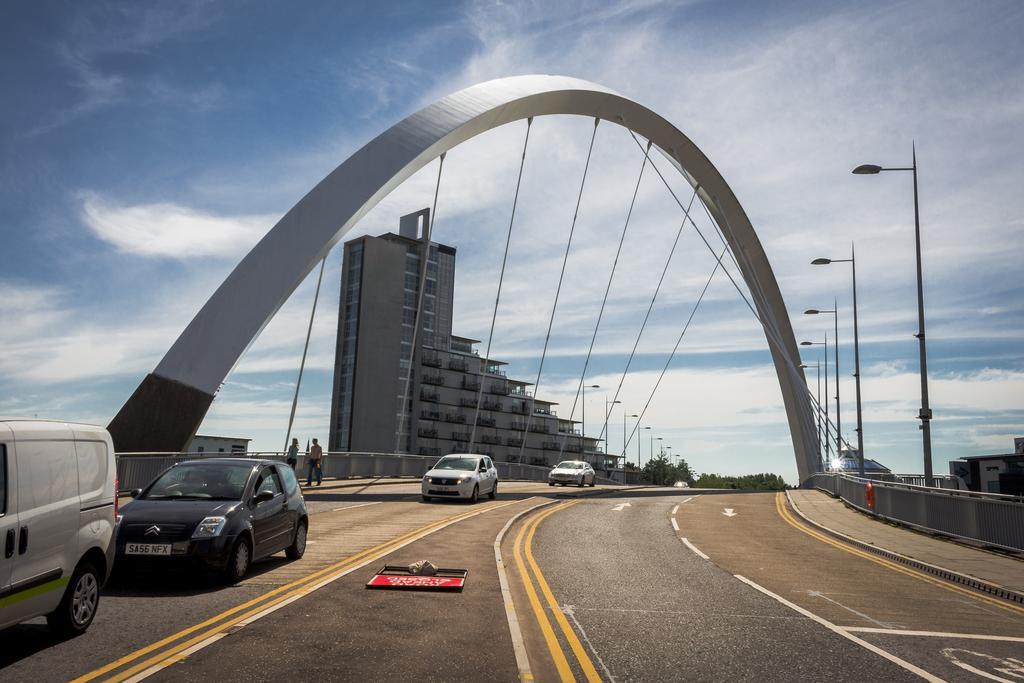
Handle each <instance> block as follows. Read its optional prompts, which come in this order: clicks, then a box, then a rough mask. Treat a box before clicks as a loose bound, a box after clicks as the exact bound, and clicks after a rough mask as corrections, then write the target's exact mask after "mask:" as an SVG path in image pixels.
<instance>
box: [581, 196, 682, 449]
mask: <svg viewBox="0 0 1024 683" xmlns="http://www.w3.org/2000/svg"><path fill="white" fill-rule="evenodd" d="M696 198H697V189H696V188H694V190H693V195H692V196H691V197H690V206H688V207H687V208H686V212H687V214H689V212H690V208H691V207H692V206H693V201H694V200H695V199H696ZM685 227H686V219H685V218H684V219H683V221H682V223H680V224H679V229H678V230H677V231H676V238H675V240H674V241H673V242H672V248H671V249H670V250H669V252H668V258H666V259H665V267H664V268H662V269H661V277H659V278H658V286H657V287H655V288H654V295H653V296H651V303H650V304H648V306H647V313H646V314H645V315H644V321H643V323H641V324H640V331H639V332H638V333H637V335H636V340H635V341H634V342H633V350H632V351H630V352H629V359H628V360H627V361H626V367H625V369H624V370H623V371H622V377H620V378H619V385H618V386H617V387H615V396H613V397H612V402H611V403H609V404H608V408H607V410H606V412H605V415H604V426H603V427H602V428H601V435H600V436H599V437H598V438H599V439H600V438H602V437H604V435H605V432H606V431H607V429H608V419H609V418H610V417H611V414H612V409H613V407H614V406H615V402H616V401H617V400H618V398H619V392H621V391H622V385H623V383H624V382H625V381H626V375H627V374H629V368H630V366H631V365H632V364H633V358H634V356H636V350H637V347H638V346H640V338H641V337H643V335H644V329H646V327H647V321H648V320H649V319H650V317H651V311H652V310H654V302H655V301H657V299H658V293H659V292H661V285H662V283H664V281H665V275H666V274H667V273H668V267H669V264H671V263H672V257H673V256H674V255H675V253H676V247H677V246H678V245H679V238H680V237H681V236H682V234H683V228H685ZM625 448H626V444H623V453H622V457H623V458H625V457H626V453H625Z"/></svg>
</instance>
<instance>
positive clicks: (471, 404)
mask: <svg viewBox="0 0 1024 683" xmlns="http://www.w3.org/2000/svg"><path fill="white" fill-rule="evenodd" d="M459 405H460V406H462V407H463V408H476V399H475V398H471V397H469V396H462V397H460V398H459Z"/></svg>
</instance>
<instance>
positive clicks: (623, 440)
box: [622, 410, 640, 462]
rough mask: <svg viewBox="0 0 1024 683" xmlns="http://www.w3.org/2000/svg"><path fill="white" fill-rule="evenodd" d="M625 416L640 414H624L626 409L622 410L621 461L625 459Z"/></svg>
mask: <svg viewBox="0 0 1024 683" xmlns="http://www.w3.org/2000/svg"><path fill="white" fill-rule="evenodd" d="M627 417H635V418H639V417H640V416H639V415H626V411H625V410H623V411H622V460H623V462H625V460H626V418H627ZM639 438H640V437H639V436H637V439H639Z"/></svg>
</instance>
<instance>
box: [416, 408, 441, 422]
mask: <svg viewBox="0 0 1024 683" xmlns="http://www.w3.org/2000/svg"><path fill="white" fill-rule="evenodd" d="M420 418H421V419H423V420H440V419H441V413H439V412H437V411H436V410H421V411H420Z"/></svg>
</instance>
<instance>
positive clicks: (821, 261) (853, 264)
mask: <svg viewBox="0 0 1024 683" xmlns="http://www.w3.org/2000/svg"><path fill="white" fill-rule="evenodd" d="M830 263H849V264H850V268H851V270H852V272H853V376H854V378H855V379H856V380H857V473H858V474H859V475H860V476H862V477H863V476H864V423H863V416H862V413H861V407H860V334H859V331H858V329H857V257H856V256H855V254H854V249H853V245H852V244H851V245H850V258H847V259H827V258H816V259H814V260H813V261H811V265H812V266H827V265H829V264H830Z"/></svg>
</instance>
